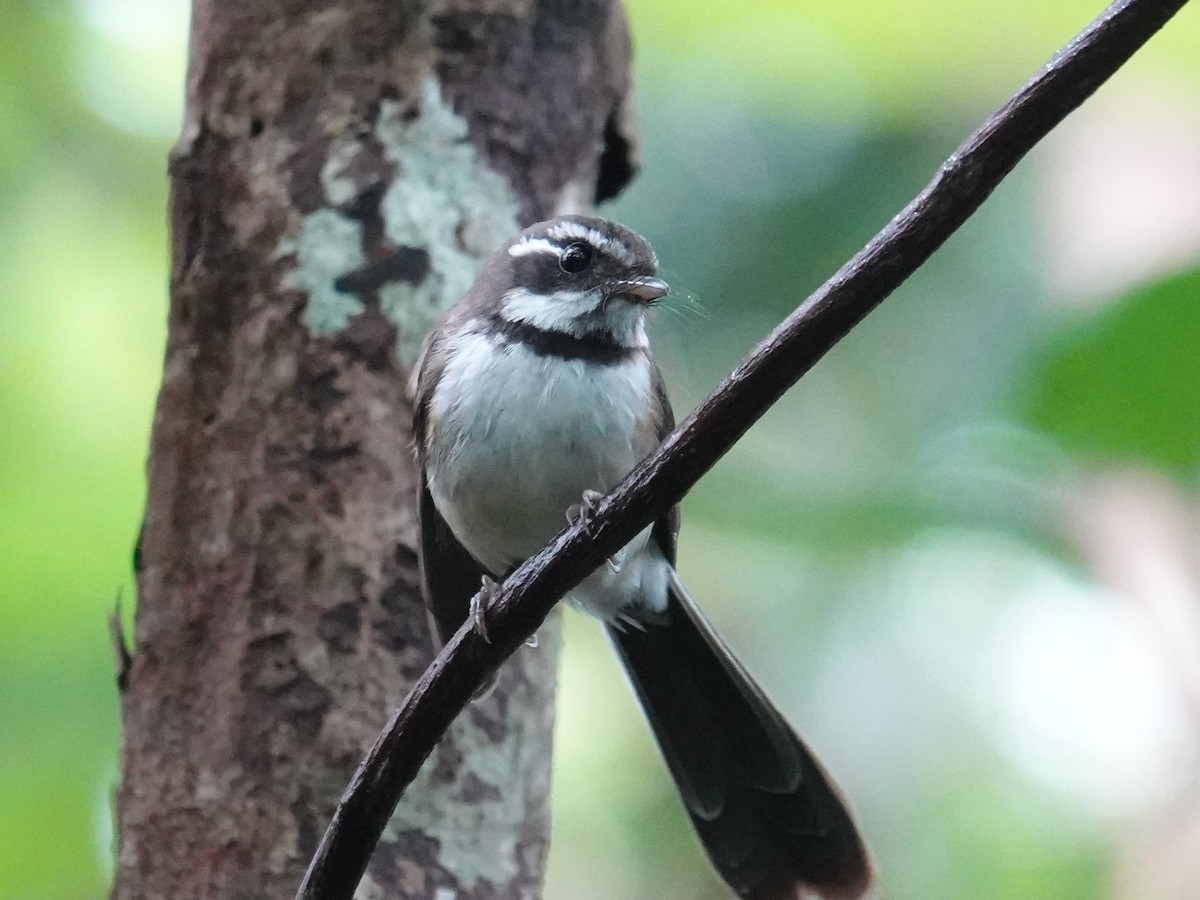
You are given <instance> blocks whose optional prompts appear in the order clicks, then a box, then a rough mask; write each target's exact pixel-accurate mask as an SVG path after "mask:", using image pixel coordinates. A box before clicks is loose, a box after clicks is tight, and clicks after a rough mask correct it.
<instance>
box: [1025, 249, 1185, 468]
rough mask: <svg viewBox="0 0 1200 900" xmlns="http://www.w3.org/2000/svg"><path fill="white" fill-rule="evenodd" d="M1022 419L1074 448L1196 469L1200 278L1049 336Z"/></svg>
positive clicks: (1161, 287)
mask: <svg viewBox="0 0 1200 900" xmlns="http://www.w3.org/2000/svg"><path fill="white" fill-rule="evenodd" d="M1034 371H1035V373H1036V374H1035V376H1034V380H1033V382H1032V384H1031V386H1030V387H1029V389H1028V390H1027V391H1026V394H1025V397H1024V398H1023V402H1022V406H1023V411H1024V415H1025V417H1026V419H1027V421H1028V422H1029V423H1030V424H1032V425H1033V426H1035V427H1037V428H1040V429H1042V430H1044V431H1046V432H1047V433H1049V434H1050V435H1051V436H1053V437H1055V438H1057V439H1058V440H1059V441H1061V442H1062V443H1063V444H1064V445H1065V446H1066V447H1068V448H1069V449H1070V450H1072V451H1074V452H1077V453H1079V454H1081V455H1084V456H1087V457H1091V458H1094V459H1100V460H1109V461H1111V460H1117V459H1120V458H1133V459H1138V460H1141V461H1142V462H1145V463H1148V464H1150V465H1152V466H1156V467H1160V468H1163V469H1166V470H1168V471H1170V472H1173V473H1174V474H1176V475H1179V476H1181V477H1183V478H1186V479H1194V478H1195V477H1196V472H1197V465H1198V464H1200V270H1197V271H1194V272H1189V273H1186V274H1183V275H1178V276H1175V277H1173V278H1168V279H1166V280H1164V281H1160V282H1158V283H1156V284H1152V285H1150V286H1148V287H1145V288H1142V289H1140V290H1138V291H1136V292H1134V293H1133V294H1130V295H1129V296H1127V297H1125V298H1124V299H1123V300H1121V301H1120V302H1119V303H1117V304H1116V305H1114V306H1113V307H1111V308H1109V309H1106V310H1104V311H1103V312H1102V313H1100V314H1099V315H1097V316H1096V317H1095V318H1093V319H1091V320H1089V321H1088V322H1086V323H1084V324H1082V325H1079V326H1076V327H1074V328H1071V329H1069V330H1067V331H1065V332H1063V333H1061V334H1058V335H1056V336H1054V337H1053V338H1052V339H1051V340H1050V342H1049V343H1048V345H1047V346H1046V347H1045V348H1044V349H1043V350H1042V352H1041V359H1040V361H1038V362H1037V363H1036V365H1035V367H1034Z"/></svg>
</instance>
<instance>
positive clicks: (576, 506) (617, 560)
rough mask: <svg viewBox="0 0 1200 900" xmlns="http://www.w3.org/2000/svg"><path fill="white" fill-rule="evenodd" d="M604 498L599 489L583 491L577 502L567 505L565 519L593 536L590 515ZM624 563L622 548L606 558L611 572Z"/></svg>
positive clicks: (619, 568) (592, 514) (619, 569)
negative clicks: (580, 526)
mask: <svg viewBox="0 0 1200 900" xmlns="http://www.w3.org/2000/svg"><path fill="white" fill-rule="evenodd" d="M603 499H604V495H603V494H602V493H600V492H599V491H593V490H586V491H584V492H583V497H582V498H581V499H580V501H579V502H578V503H573V504H571V505H570V506H568V507H567V521H568V522H569V523H570V524H572V525H578V524H582V525H583V531H584V533H585V534H586V535H587V536H588V537H595V536H596V532H595V529H594V528H593V526H592V517H593V516H594V515H595V514H596V507H597V506H599V505H600V501H601V500H603ZM624 564H625V551H624V549H622V550H618V551H617V552H616V553H614V554H613V555H612V556H610V557H609V558H608V567H609V568H610V569H612V571H613V573H614V574H615V573H617V572H620V571H621V566H623V565H624Z"/></svg>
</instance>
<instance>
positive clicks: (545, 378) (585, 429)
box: [426, 334, 666, 618]
mask: <svg viewBox="0 0 1200 900" xmlns="http://www.w3.org/2000/svg"><path fill="white" fill-rule="evenodd" d="M457 341H458V344H457V346H456V347H454V348H453V350H452V353H451V357H450V361H449V363H448V364H447V366H446V369H445V371H444V372H443V374H442V378H441V380H440V382H439V384H438V387H437V389H436V390H435V392H434V394H433V397H432V398H431V402H430V416H429V431H430V434H429V440H428V442H427V446H429V447H430V448H431V451H435V452H430V453H429V454H428V456H427V461H426V465H427V474H428V482H429V490H430V493H431V495H432V496H433V500H434V503H435V504H436V505H437V507H438V511H439V512H440V513H441V514H442V516H443V517H444V518H445V519H446V522H447V523H448V524H449V525H450V528H451V529H452V530H453V531H454V533H455V535H456V536H457V537H458V539H459V540H460V541H461V542H462V544H463V546H465V547H466V548H467V550H469V551H470V552H471V554H472V555H473V556H475V558H476V559H478V560H479V561H480V562H481V563H483V564H484V565H485V566H486V567H487V568H488V569H490V570H491V571H492V572H493V573H495V574H496V575H497V576H503V575H504V574H506V573H507V572H508V571H509V570H510V569H511V568H512V567H513V566H515V565H517V564H518V563H520V562H521V561H523V560H524V559H526V558H527V557H529V556H531V555H532V554H534V553H535V552H537V551H538V550H540V549H541V548H542V547H543V546H544V545H545V544H546V543H547V542H548V541H549V540H550V539H551V538H552V537H553V536H554V535H555V534H557V533H558V532H559V531H561V530H562V529H563V527H564V526H565V525H566V524H567V518H566V514H567V509H568V507H570V506H571V505H572V504H576V503H579V501H580V499H581V497H582V496H583V492H584V491H585V490H588V489H591V490H596V491H600V492H606V491H608V490H609V489H610V488H611V487H613V485H615V484H616V483H617V482H618V481H620V480H621V479H622V478H623V477H624V476H625V475H626V474H627V473H628V472H629V470H630V469H632V468H633V466H634V464H636V463H637V462H638V461H639V460H640V459H641V458H642V457H643V456H644V455H645V454H646V453H647V452H648V451H649V450H650V449H651V447H649V446H645V444H646V437H645V435H644V433H643V432H642V431H641V430H640V428H639V420H640V419H641V413H642V411H643V409H644V403H645V400H646V398H647V397H648V396H650V395H651V368H650V362H649V360H648V359H647V358H646V357H645V356H644V355H642V354H637V355H635V356H633V357H632V358H631V359H630V360H629V361H628V362H622V363H618V364H615V365H598V364H594V363H588V362H584V361H582V360H563V359H561V358H558V357H551V356H538V355H536V354H534V353H533V352H532V351H530V350H528V349H527V348H526V347H524V346H523V345H520V344H509V345H505V346H497V345H494V344H492V343H491V341H490V340H489V339H488V338H486V337H484V336H482V335H479V334H465V335H463V336H461V337H459V338H458V339H457ZM466 385H470V390H464V386H466ZM452 398H453V399H452ZM648 536H649V530H647V531H646V532H643V533H642V534H641V535H639V536H638V538H637V539H635V540H634V541H633V542H631V544H630V545H629V546H628V547H627V548H626V550H625V551H623V554H624V556H623V561H622V563H621V565H620V567H619V570H614V567H613V566H611V565H607V564H606V565H605V566H602V567H601V569H600V570H599V571H598V572H597V573H596V574H595V575H593V576H592V577H591V578H589V579H588V580H587V581H586V582H584V584H583V585H581V586H580V588H578V589H576V591H573V592H572V595H571V596H569V597H568V598H567V599H568V601H569V602H572V603H573V605H576V606H579V607H581V608H583V609H584V611H586V612H589V613H591V614H593V615H598V616H600V617H602V618H611V617H612V616H613V615H615V614H616V612H617V610H619V609H620V608H621V607H623V606H626V605H628V604H629V603H631V602H639V598H638V597H637V596H635V595H639V594H641V593H643V592H644V591H646V590H649V591H650V592H651V594H652V595H653V598H652V599H651V598H647V600H648V601H649V603H648V605H650V606H652V607H655V608H658V607H659V606H660V602H659V595H661V598H662V602H663V603H665V591H666V580H665V579H666V572H665V568H664V567H665V566H666V562H665V560H662V557H661V555H659V554H658V553H657V551H656V550H654V551H652V552H650V553H646V552H643V548H644V547H645V545H646V541H647V538H648ZM643 557H645V558H643ZM660 569H661V570H662V571H661V573H660V572H659V570H660ZM660 581H661V588H660V585H659V582H660ZM649 582H653V583H649ZM641 602H645V601H641Z"/></svg>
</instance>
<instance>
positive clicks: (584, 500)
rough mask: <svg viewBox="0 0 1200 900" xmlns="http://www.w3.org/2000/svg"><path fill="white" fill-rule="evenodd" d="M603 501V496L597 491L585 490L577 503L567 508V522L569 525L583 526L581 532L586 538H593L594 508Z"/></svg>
mask: <svg viewBox="0 0 1200 900" xmlns="http://www.w3.org/2000/svg"><path fill="white" fill-rule="evenodd" d="M603 499H604V495H603V494H602V493H600V492H599V491H593V490H586V491H584V492H583V496H582V497H581V498H580V499H579V502H578V503H572V504H571V505H570V506H568V507H567V522H568V523H569V524H571V525H579V524H582V525H583V530H584V531H585V532H586V533H587V536H588V537H595V536H596V535H595V529H594V528H593V527H592V517H593V516H595V515H596V507H597V506H599V505H600V501H601V500H603Z"/></svg>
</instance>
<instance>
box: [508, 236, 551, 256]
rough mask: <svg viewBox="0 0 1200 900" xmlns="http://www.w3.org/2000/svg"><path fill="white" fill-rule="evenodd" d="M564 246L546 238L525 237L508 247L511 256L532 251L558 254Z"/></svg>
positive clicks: (525, 254)
mask: <svg viewBox="0 0 1200 900" xmlns="http://www.w3.org/2000/svg"><path fill="white" fill-rule="evenodd" d="M561 252H562V247H560V246H558V245H557V244H555V243H553V242H552V241H548V240H546V239H545V238H531V237H523V238H521V240H519V241H517V242H516V243H515V244H513V245H512V246H511V247H509V248H508V255H509V256H529V254H531V253H553V254H555V255H556V256H557V255H558V254H559V253H561Z"/></svg>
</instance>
